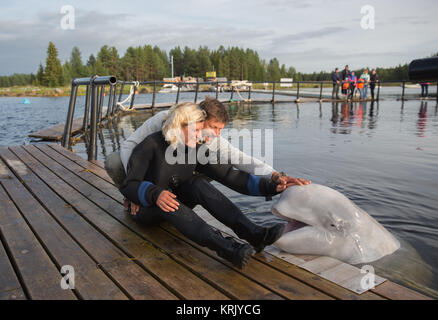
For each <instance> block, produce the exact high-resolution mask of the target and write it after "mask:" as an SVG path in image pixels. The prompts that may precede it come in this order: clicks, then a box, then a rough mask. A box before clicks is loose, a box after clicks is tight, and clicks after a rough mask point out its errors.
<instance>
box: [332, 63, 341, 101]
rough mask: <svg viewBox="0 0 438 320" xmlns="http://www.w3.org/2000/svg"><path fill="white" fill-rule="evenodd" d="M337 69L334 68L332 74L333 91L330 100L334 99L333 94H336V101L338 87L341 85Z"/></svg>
mask: <svg viewBox="0 0 438 320" xmlns="http://www.w3.org/2000/svg"><path fill="white" fill-rule="evenodd" d="M338 71H339V69H338V68H336V69H335V71H334V72H332V81H333V91H332V99H334V98H335V92H336V99H339V85H340V83H341V78H340V76H339V72H338Z"/></svg>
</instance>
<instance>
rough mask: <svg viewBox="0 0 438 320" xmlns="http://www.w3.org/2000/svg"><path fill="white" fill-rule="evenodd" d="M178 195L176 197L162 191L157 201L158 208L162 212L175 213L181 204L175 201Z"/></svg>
mask: <svg viewBox="0 0 438 320" xmlns="http://www.w3.org/2000/svg"><path fill="white" fill-rule="evenodd" d="M175 198H176V195H174V194H173V193H172V192H170V191H167V190H163V191H161V193H160V195H159V196H158V199H157V202H156V203H157V206H158V207H160V209H161V210H163V211H164V212H169V211H171V212H175V210H178V207H179V203H178V201H176V200H175Z"/></svg>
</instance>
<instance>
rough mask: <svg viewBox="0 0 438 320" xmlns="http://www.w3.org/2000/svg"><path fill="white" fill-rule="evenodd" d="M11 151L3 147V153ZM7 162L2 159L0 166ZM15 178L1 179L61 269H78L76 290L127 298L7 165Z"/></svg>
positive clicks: (84, 295)
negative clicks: (66, 267) (65, 267)
mask: <svg viewBox="0 0 438 320" xmlns="http://www.w3.org/2000/svg"><path fill="white" fill-rule="evenodd" d="M5 151H6V152H9V151H8V150H7V149H3V148H0V154H3V153H4V152H5ZM9 163H12V164H14V168H15V169H16V170H17V172H21V173H23V172H25V171H27V170H25V168H26V166H25V165H24V164H23V163H21V162H20V161H13V160H12V161H9ZM1 165H3V162H1V160H0V166H1ZM3 170H5V171H6V173H7V174H8V175H9V176H11V177H12V178H11V179H5V180H3V179H1V178H0V181H1V182H2V184H3V187H4V188H5V189H6V190H7V191H8V194H9V196H10V198H11V199H12V201H14V203H15V205H16V206H17V207H18V208H19V209H20V211H21V213H22V215H23V217H24V218H25V219H26V220H27V223H28V224H29V225H30V226H31V228H32V230H33V232H34V233H36V234H37V235H38V238H39V240H40V241H41V242H42V244H43V245H44V247H45V248H46V250H47V251H48V252H49V253H50V256H51V257H52V259H54V261H56V264H57V266H58V268H61V267H62V266H65V265H69V266H72V267H73V268H74V272H75V290H76V291H77V293H78V294H79V295H80V297H81V298H83V299H126V296H125V295H124V294H123V293H122V292H121V291H120V289H119V288H118V287H117V286H116V285H115V284H114V283H113V282H112V281H111V280H110V279H108V277H107V276H106V275H105V274H104V273H103V272H102V270H100V269H98V268H97V267H96V264H95V263H94V261H93V260H92V259H90V257H89V256H88V255H87V254H86V253H85V252H84V251H83V250H82V249H81V248H80V247H79V246H78V244H77V243H76V242H75V241H73V239H72V238H71V237H70V236H69V234H68V233H67V232H65V231H64V230H63V229H62V228H61V227H60V226H59V225H58V223H57V222H56V221H55V220H54V219H53V218H52V217H51V216H50V215H49V214H48V213H47V211H46V210H45V209H44V208H43V207H42V206H41V205H40V204H39V202H38V201H37V200H36V199H35V198H33V196H32V195H31V194H30V192H29V191H28V190H27V189H26V188H25V187H24V186H23V185H22V184H21V183H20V182H19V181H18V179H17V178H15V176H14V175H13V173H12V172H10V171H9V169H8V168H6V167H3Z"/></svg>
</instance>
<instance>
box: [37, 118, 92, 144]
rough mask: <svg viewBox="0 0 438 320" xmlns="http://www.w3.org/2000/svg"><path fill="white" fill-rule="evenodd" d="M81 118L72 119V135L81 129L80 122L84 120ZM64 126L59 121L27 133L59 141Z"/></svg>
mask: <svg viewBox="0 0 438 320" xmlns="http://www.w3.org/2000/svg"><path fill="white" fill-rule="evenodd" d="M83 119H84V118H83V117H80V118H76V119H74V120H73V123H72V129H71V133H72V136H74V135H76V134H78V133H79V132H81V131H82V124H83V121H84V120H83ZM64 127H65V125H64V123H60V124H57V125H54V126H52V127H50V128H46V129H43V130H40V131H37V132H33V133H31V134H29V137H31V138H39V139H43V140H49V141H61V139H62V135H63V134H64Z"/></svg>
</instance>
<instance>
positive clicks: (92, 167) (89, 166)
mask: <svg viewBox="0 0 438 320" xmlns="http://www.w3.org/2000/svg"><path fill="white" fill-rule="evenodd" d="M48 146H50V147H51V148H53V149H54V150H56V151H57V152H59V153H61V154H62V155H63V156H65V157H66V158H68V159H70V160H72V161H74V162H75V163H77V164H78V165H80V166H81V167H82V168H84V169H85V170H88V171H89V172H92V173H94V174H95V175H97V176H99V177H100V178H102V179H104V180H106V181H108V182H110V183H114V182H113V180H112V179H111V178H110V176H109V175H108V173H107V172H106V170H105V169H103V168H101V167H99V166H98V165H96V164H94V163H91V162H89V161H87V160H85V159H83V158H81V157H80V156H78V155H77V154H74V153H73V152H70V151H68V150H67V149H65V148H63V147H61V146H60V145H58V144H49V145H48Z"/></svg>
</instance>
